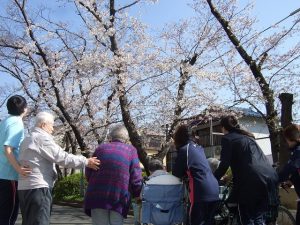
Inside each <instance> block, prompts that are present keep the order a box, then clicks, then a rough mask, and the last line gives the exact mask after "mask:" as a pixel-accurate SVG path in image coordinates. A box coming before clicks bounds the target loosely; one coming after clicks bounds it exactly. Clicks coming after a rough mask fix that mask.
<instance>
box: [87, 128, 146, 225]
mask: <svg viewBox="0 0 300 225" xmlns="http://www.w3.org/2000/svg"><path fill="white" fill-rule="evenodd" d="M126 132H127V131H126ZM93 155H94V156H96V157H98V159H100V161H101V167H100V170H98V171H92V170H89V169H86V178H87V180H88V187H87V191H86V195H85V200H84V207H85V212H86V214H88V215H90V216H92V220H93V223H94V221H96V220H98V219H96V218H98V216H99V217H100V218H102V219H103V218H104V217H106V216H104V215H103V212H101V213H97V211H98V212H100V211H104V212H105V213H107V212H108V213H109V212H114V213H117V214H116V215H117V217H118V219H119V220H122V217H125V218H126V216H127V213H128V210H129V205H130V192H131V194H132V195H133V197H138V196H139V194H140V190H141V186H142V176H141V168H140V165H139V160H138V156H137V151H136V149H135V148H134V147H133V146H132V145H129V144H125V143H124V141H123V142H122V141H120V140H112V141H111V142H109V143H105V144H101V145H99V146H98V147H97V149H96V151H95V152H94V154H93ZM129 190H130V192H129ZM93 212H94V216H93ZM97 215H98V216H97ZM107 220H109V219H108V218H107ZM120 223H121V222H120ZM94 224H106V221H102V223H101V221H99V222H98V223H96V222H95V223H94Z"/></svg>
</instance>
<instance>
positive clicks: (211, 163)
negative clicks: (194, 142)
mask: <svg viewBox="0 0 300 225" xmlns="http://www.w3.org/2000/svg"><path fill="white" fill-rule="evenodd" d="M207 161H208V163H209V166H210V169H211V171H212V172H213V173H214V172H215V171H216V170H217V168H218V167H219V164H220V160H218V159H216V158H208V159H207Z"/></svg>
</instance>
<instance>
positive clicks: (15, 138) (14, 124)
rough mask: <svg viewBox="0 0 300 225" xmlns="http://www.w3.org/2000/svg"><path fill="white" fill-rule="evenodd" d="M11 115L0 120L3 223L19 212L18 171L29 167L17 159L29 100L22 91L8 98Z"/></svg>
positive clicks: (0, 215) (0, 216)
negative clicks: (21, 94) (23, 95)
mask: <svg viewBox="0 0 300 225" xmlns="http://www.w3.org/2000/svg"><path fill="white" fill-rule="evenodd" d="M6 106H7V110H8V114H9V116H8V117H7V118H5V119H4V120H3V121H1V123H0V224H6V225H13V224H15V221H16V219H17V216H18V209H19V201H18V196H17V191H16V190H17V180H18V175H19V174H20V175H22V176H26V175H27V174H28V173H30V169H29V168H24V167H21V166H20V165H19V163H18V156H19V146H20V143H21V141H22V140H23V138H24V125H23V121H22V118H23V117H24V115H25V114H26V111H27V102H26V100H25V98H23V97H22V96H20V95H14V96H12V97H10V98H9V99H8V100H7V104H6Z"/></svg>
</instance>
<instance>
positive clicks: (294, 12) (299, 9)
mask: <svg viewBox="0 0 300 225" xmlns="http://www.w3.org/2000/svg"><path fill="white" fill-rule="evenodd" d="M298 12H300V8H298V9H296V10H294V11H293V12H291V13H290V14H289V15H288V16H286V17H284V18H283V19H281V20H279V21H278V22H276V23H274V24H273V25H271V26H269V27H267V28H265V29H264V30H262V31H260V32H259V33H257V34H255V35H253V36H252V37H251V38H249V39H248V40H246V41H244V42H242V43H241V45H243V44H245V43H247V42H248V41H250V40H252V39H253V38H255V37H257V36H258V35H261V34H262V33H264V32H266V31H267V30H269V29H271V28H272V27H275V26H277V25H278V24H280V23H282V22H283V21H285V20H286V19H288V18H289V17H291V16H293V15H295V14H297V13H298ZM230 51H231V50H228V51H226V52H224V53H223V54H222V55H219V56H218V57H217V58H215V59H213V60H211V61H209V62H208V63H206V64H204V65H203V66H202V67H205V66H207V65H209V64H210V63H212V62H214V61H216V60H217V59H219V58H221V57H223V56H224V55H226V54H227V53H229V52H230Z"/></svg>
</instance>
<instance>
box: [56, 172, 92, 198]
mask: <svg viewBox="0 0 300 225" xmlns="http://www.w3.org/2000/svg"><path fill="white" fill-rule="evenodd" d="M81 179H82V174H81V173H75V174H72V175H69V176H67V177H64V178H63V179H61V180H60V181H57V182H56V184H55V185H54V188H53V199H54V200H56V201H71V200H77V201H78V200H79V201H80V200H82V199H83V195H82V193H81V182H82V181H81ZM83 182H84V183H83V184H84V185H83V188H84V189H85V187H86V186H87V181H86V179H85V177H84V176H83Z"/></svg>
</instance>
